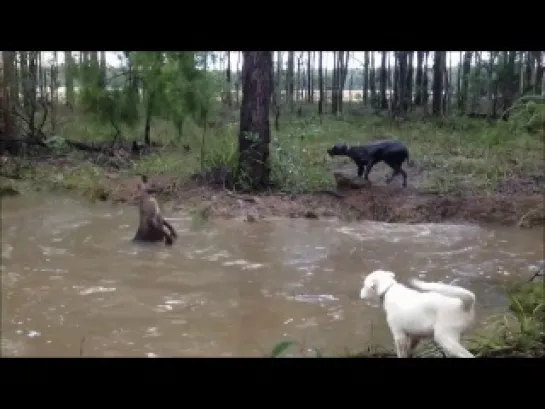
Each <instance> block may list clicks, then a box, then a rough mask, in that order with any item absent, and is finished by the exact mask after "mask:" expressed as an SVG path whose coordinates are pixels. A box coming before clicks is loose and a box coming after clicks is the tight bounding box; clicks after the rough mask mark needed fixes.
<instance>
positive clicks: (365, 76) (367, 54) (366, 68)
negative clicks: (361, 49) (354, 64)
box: [362, 51, 369, 105]
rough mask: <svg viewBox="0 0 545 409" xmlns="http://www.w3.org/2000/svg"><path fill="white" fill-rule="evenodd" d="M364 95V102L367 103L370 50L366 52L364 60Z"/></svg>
mask: <svg viewBox="0 0 545 409" xmlns="http://www.w3.org/2000/svg"><path fill="white" fill-rule="evenodd" d="M362 91H363V95H362V102H363V105H367V103H368V97H367V93H368V92H369V51H366V52H365V57H364V60H363V90H362Z"/></svg>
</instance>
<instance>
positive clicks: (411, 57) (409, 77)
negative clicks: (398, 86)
mask: <svg viewBox="0 0 545 409" xmlns="http://www.w3.org/2000/svg"><path fill="white" fill-rule="evenodd" d="M413 61H414V51H409V67H408V69H407V92H406V98H407V108H409V109H411V108H412V105H413V75H414V66H413ZM407 108H405V109H407Z"/></svg>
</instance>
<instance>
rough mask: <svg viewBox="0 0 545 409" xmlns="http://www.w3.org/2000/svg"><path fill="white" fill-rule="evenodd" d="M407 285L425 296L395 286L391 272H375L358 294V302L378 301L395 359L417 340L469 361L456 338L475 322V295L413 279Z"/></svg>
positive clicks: (403, 355) (405, 355)
mask: <svg viewBox="0 0 545 409" xmlns="http://www.w3.org/2000/svg"><path fill="white" fill-rule="evenodd" d="M411 284H412V285H413V286H415V287H417V288H419V289H421V290H423V291H426V292H419V291H416V290H414V289H412V288H408V287H406V286H404V285H403V284H400V283H398V282H397V281H396V279H395V274H394V273H393V272H391V271H385V270H375V271H373V272H372V273H371V274H369V275H368V276H367V277H365V280H364V284H363V287H362V289H361V292H360V298H361V299H362V300H371V299H376V298H379V299H380V300H381V302H382V305H383V308H384V310H385V312H386V321H387V322H388V326H389V327H390V331H391V333H392V336H393V338H394V342H395V347H396V353H397V356H398V357H399V358H408V357H410V356H411V354H412V352H413V350H414V348H415V347H416V346H417V345H418V342H419V341H420V340H421V339H424V338H433V339H434V340H435V342H437V344H439V345H440V346H441V348H442V349H443V350H444V351H445V353H446V354H447V355H449V356H452V357H457V358H473V355H472V354H471V352H469V351H468V350H467V349H465V348H464V347H463V346H462V345H461V344H460V337H461V335H462V334H463V333H464V332H465V331H466V330H467V329H468V328H469V327H470V326H471V325H472V324H473V321H474V319H475V294H473V293H472V292H471V291H468V290H466V289H465V288H462V287H458V286H454V285H448V284H442V283H427V282H424V281H420V280H417V279H412V280H411Z"/></svg>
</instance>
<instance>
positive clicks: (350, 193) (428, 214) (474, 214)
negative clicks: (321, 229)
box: [111, 175, 545, 227]
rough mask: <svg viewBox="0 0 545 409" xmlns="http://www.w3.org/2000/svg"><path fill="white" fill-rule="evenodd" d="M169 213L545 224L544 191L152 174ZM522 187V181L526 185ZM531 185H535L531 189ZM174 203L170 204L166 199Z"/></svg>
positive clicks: (127, 183) (131, 182) (130, 194)
mask: <svg viewBox="0 0 545 409" xmlns="http://www.w3.org/2000/svg"><path fill="white" fill-rule="evenodd" d="M137 182H138V178H132V179H128V180H123V181H121V185H120V188H118V189H117V190H116V191H115V193H114V194H113V195H112V197H111V198H112V199H113V200H114V201H122V202H125V201H127V202H132V201H133V200H134V197H135V191H136V185H137ZM152 183H153V184H154V185H155V186H156V187H157V189H158V192H160V193H159V194H158V195H159V198H162V201H163V203H165V205H166V206H165V207H166V210H167V211H174V212H175V211H193V210H195V209H196V208H197V209H200V211H202V212H203V213H206V215H207V216H210V217H221V218H243V219H246V220H248V221H255V220H257V219H260V218H268V217H292V218H300V217H306V218H329V217H337V218H340V219H342V220H346V221H352V220H375V221H384V222H392V223H393V222H403V223H427V222H432V223H440V222H468V223H497V224H502V225H519V226H520V227H533V226H542V225H545V206H544V200H543V196H542V194H541V193H533V192H524V191H523V192H518V193H515V194H505V193H495V192H494V193H489V194H486V195H482V194H481V195H479V194H476V193H475V192H471V191H468V192H463V191H461V192H456V193H452V194H433V193H428V192H422V191H420V190H418V188H416V187H414V186H409V187H407V188H402V187H399V186H394V184H393V183H392V185H390V186H384V185H374V184H368V185H366V186H362V187H361V189H336V188H335V187H333V188H332V189H331V191H319V192H309V193H304V194H293V195H290V194H283V193H277V192H274V191H270V192H266V193H261V194H257V195H247V194H238V193H234V192H232V191H229V190H227V189H224V188H218V187H215V186H209V185H202V184H199V183H197V182H193V181H181V180H179V179H178V178H176V177H175V176H168V175H162V176H158V177H154V178H153V179H152ZM523 186H524V185H523ZM532 189H533V188H532ZM166 202H170V203H166Z"/></svg>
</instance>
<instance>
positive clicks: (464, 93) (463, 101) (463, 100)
mask: <svg viewBox="0 0 545 409" xmlns="http://www.w3.org/2000/svg"><path fill="white" fill-rule="evenodd" d="M472 54H473V52H472V51H466V52H465V54H464V62H463V64H462V89H461V92H460V97H459V98H458V110H459V111H460V113H462V114H465V113H466V109H467V99H468V90H469V74H470V70H471V57H472Z"/></svg>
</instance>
